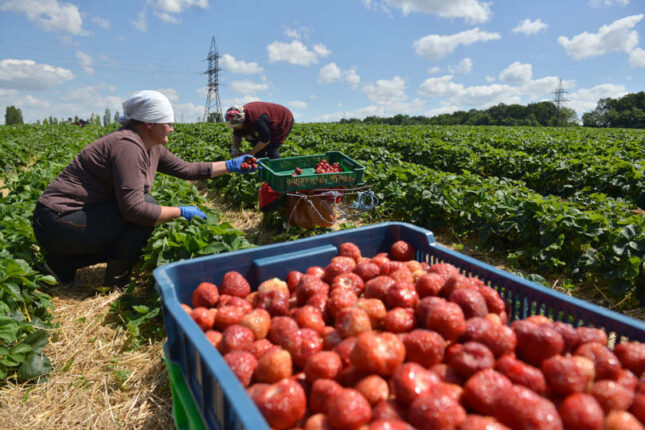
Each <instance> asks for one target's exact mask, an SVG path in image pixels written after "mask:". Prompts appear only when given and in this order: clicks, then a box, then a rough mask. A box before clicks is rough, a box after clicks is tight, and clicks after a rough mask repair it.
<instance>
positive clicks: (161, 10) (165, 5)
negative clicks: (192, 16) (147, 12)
mask: <svg viewBox="0 0 645 430" xmlns="http://www.w3.org/2000/svg"><path fill="white" fill-rule="evenodd" d="M147 4H149V5H150V6H151V7H152V10H153V14H154V15H155V16H156V17H158V18H159V19H161V20H162V21H165V22H168V23H171V24H179V23H181V20H180V19H179V15H180V14H181V13H182V12H184V10H186V9H189V8H191V7H196V8H200V9H208V7H209V6H208V0H147Z"/></svg>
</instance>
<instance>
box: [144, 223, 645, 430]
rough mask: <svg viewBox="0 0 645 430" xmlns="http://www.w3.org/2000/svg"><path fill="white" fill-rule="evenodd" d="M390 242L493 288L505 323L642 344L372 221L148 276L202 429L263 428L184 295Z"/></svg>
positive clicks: (532, 286) (602, 316)
mask: <svg viewBox="0 0 645 430" xmlns="http://www.w3.org/2000/svg"><path fill="white" fill-rule="evenodd" d="M397 240H405V241H407V242H410V243H411V244H412V245H413V246H414V247H415V248H416V250H417V254H416V259H417V260H418V261H427V262H429V263H430V264H434V263H451V264H453V265H454V266H456V267H458V268H459V270H460V271H461V272H462V273H463V274H464V275H467V276H477V277H479V278H480V279H482V280H483V281H484V282H486V283H487V284H489V285H490V286H492V287H493V288H495V289H496V290H497V291H498V292H499V293H500V295H501V296H502V298H504V299H505V300H507V301H508V302H509V303H510V304H511V310H512V312H511V315H509V320H514V319H518V318H520V319H521V318H526V317H527V316H529V315H533V314H538V313H539V314H543V315H546V316H548V317H550V318H553V319H555V320H559V321H565V322H568V323H571V324H573V325H576V326H579V325H583V324H584V325H590V326H595V327H598V328H603V329H604V330H606V331H607V333H608V334H609V335H611V334H614V335H615V336H616V339H618V340H620V339H622V338H626V339H634V340H640V341H643V340H645V323H643V322H641V321H637V320H635V319H632V318H628V317H626V316H624V315H621V314H618V313H616V312H613V311H610V310H608V309H605V308H602V307H599V306H596V305H593V304H590V303H587V302H584V301H582V300H579V299H575V298H572V297H569V296H566V295H564V294H562V293H558V292H556V291H553V290H551V289H549V288H546V287H544V286H542V285H539V284H536V283H534V282H530V281H527V280H525V279H522V278H519V277H517V276H514V275H512V274H510V273H508V272H505V271H502V270H499V269H496V268H495V267H493V266H490V265H488V264H484V263H482V262H480V261H477V260H476V259H474V258H470V257H467V256H465V255H463V254H460V253H458V252H455V251H452V250H450V249H447V248H445V247H442V246H440V245H438V244H437V243H436V242H435V241H434V236H433V235H432V233H431V232H430V231H428V230H425V229H422V228H419V227H416V226H414V225H411V224H406V223H397V222H388V223H382V224H375V225H371V226H367V227H361V228H356V229H351V230H343V231H339V232H334V233H328V234H324V235H320V236H316V237H312V238H307V239H300V240H295V241H292V242H286V243H279V244H274V245H267V246H261V247H257V248H252V249H246V250H242V251H236V252H231V253H226V254H219V255H213V256H207V257H200V258H195V259H192V260H185V261H180V262H177V263H171V264H167V265H165V266H162V267H159V268H157V269H156V270H155V271H154V278H155V280H156V287H157V290H158V292H159V294H160V296H161V301H162V307H163V317H164V324H165V327H166V333H167V335H168V342H167V346H168V349H167V354H169V359H170V360H172V361H173V362H175V363H177V364H178V365H179V366H180V367H181V370H182V372H183V374H184V377H185V380H186V382H187V384H188V387H189V389H190V390H191V393H192V395H193V397H194V399H195V403H196V405H197V407H198V408H199V410H200V413H201V415H202V417H203V418H204V422H205V424H206V426H207V427H208V428H210V429H237V428H244V429H247V430H251V429H253V430H256V429H267V430H268V429H269V427H268V425H267V424H266V422H265V420H264V418H263V417H262V415H261V413H260V412H259V410H258V409H257V408H256V407H255V404H254V403H253V402H252V401H251V399H250V398H249V397H248V396H247V395H246V392H245V390H244V387H242V385H241V384H240V383H239V382H238V380H237V378H236V376H235V375H234V374H233V372H232V371H231V370H230V369H229V367H228V366H227V365H226V363H225V362H224V360H223V359H222V356H221V355H220V354H219V353H218V351H217V350H216V349H215V348H213V347H212V345H211V344H210V343H209V342H208V341H207V340H206V337H205V336H204V335H203V333H202V331H201V330H200V329H199V328H198V327H197V325H196V324H195V323H193V321H192V319H191V318H190V316H188V314H187V313H186V312H185V311H184V310H183V309H182V308H181V306H180V304H181V303H187V304H188V303H191V295H192V291H193V290H194V289H195V287H197V285H198V284H199V283H200V282H203V281H210V282H214V283H215V284H217V285H219V284H220V283H221V281H222V278H223V276H224V274H225V273H226V272H228V271H230V270H236V271H238V272H240V273H241V274H242V275H244V276H245V277H246V279H247V280H248V281H249V283H250V284H251V286H252V287H253V288H256V287H257V286H258V285H259V284H260V283H261V282H262V281H264V280H266V279H270V278H273V277H279V278H281V279H285V277H286V275H287V273H288V272H289V271H290V270H300V271H304V270H305V269H307V267H309V266H323V267H324V266H326V265H327V264H328V263H329V261H330V260H331V258H332V257H334V256H336V255H337V254H338V245H340V244H341V243H343V242H353V243H355V244H356V245H357V246H358V247H359V248H360V249H361V252H362V254H363V255H365V256H373V255H375V254H377V253H379V252H387V251H389V250H390V246H391V245H392V244H393V243H394V242H395V241H397Z"/></svg>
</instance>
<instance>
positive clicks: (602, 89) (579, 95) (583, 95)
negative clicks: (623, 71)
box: [567, 84, 627, 112]
mask: <svg viewBox="0 0 645 430" xmlns="http://www.w3.org/2000/svg"><path fill="white" fill-rule="evenodd" d="M625 94H627V90H626V89H625V86H624V85H614V84H601V85H596V86H594V87H592V88H581V89H579V90H577V91H573V92H570V93H569V94H567V99H568V100H569V101H568V102H567V107H570V108H571V109H573V110H575V111H576V112H587V111H590V110H593V109H595V108H596V105H597V104H598V100H600V99H601V98H606V97H610V98H620V97H622V96H624V95H625Z"/></svg>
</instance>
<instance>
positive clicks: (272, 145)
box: [255, 142, 282, 159]
mask: <svg viewBox="0 0 645 430" xmlns="http://www.w3.org/2000/svg"><path fill="white" fill-rule="evenodd" d="M281 145H282V143H280V142H269V144H268V145H267V146H265V147H264V148H262V150H261V151H259V152H258V153H257V154H255V157H256V158H263V157H269V158H271V159H275V158H280V146H281Z"/></svg>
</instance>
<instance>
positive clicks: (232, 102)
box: [222, 94, 260, 111]
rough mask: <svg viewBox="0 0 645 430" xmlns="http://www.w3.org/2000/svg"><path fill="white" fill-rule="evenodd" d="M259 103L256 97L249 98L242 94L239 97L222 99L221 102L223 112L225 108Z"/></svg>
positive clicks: (249, 96)
mask: <svg viewBox="0 0 645 430" xmlns="http://www.w3.org/2000/svg"><path fill="white" fill-rule="evenodd" d="M257 101H260V99H259V98H258V97H256V96H251V95H248V94H244V95H242V96H240V97H233V98H231V99H223V100H222V106H223V109H224V111H226V109H227V106H244V105H245V104H247V103H251V102H257Z"/></svg>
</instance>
